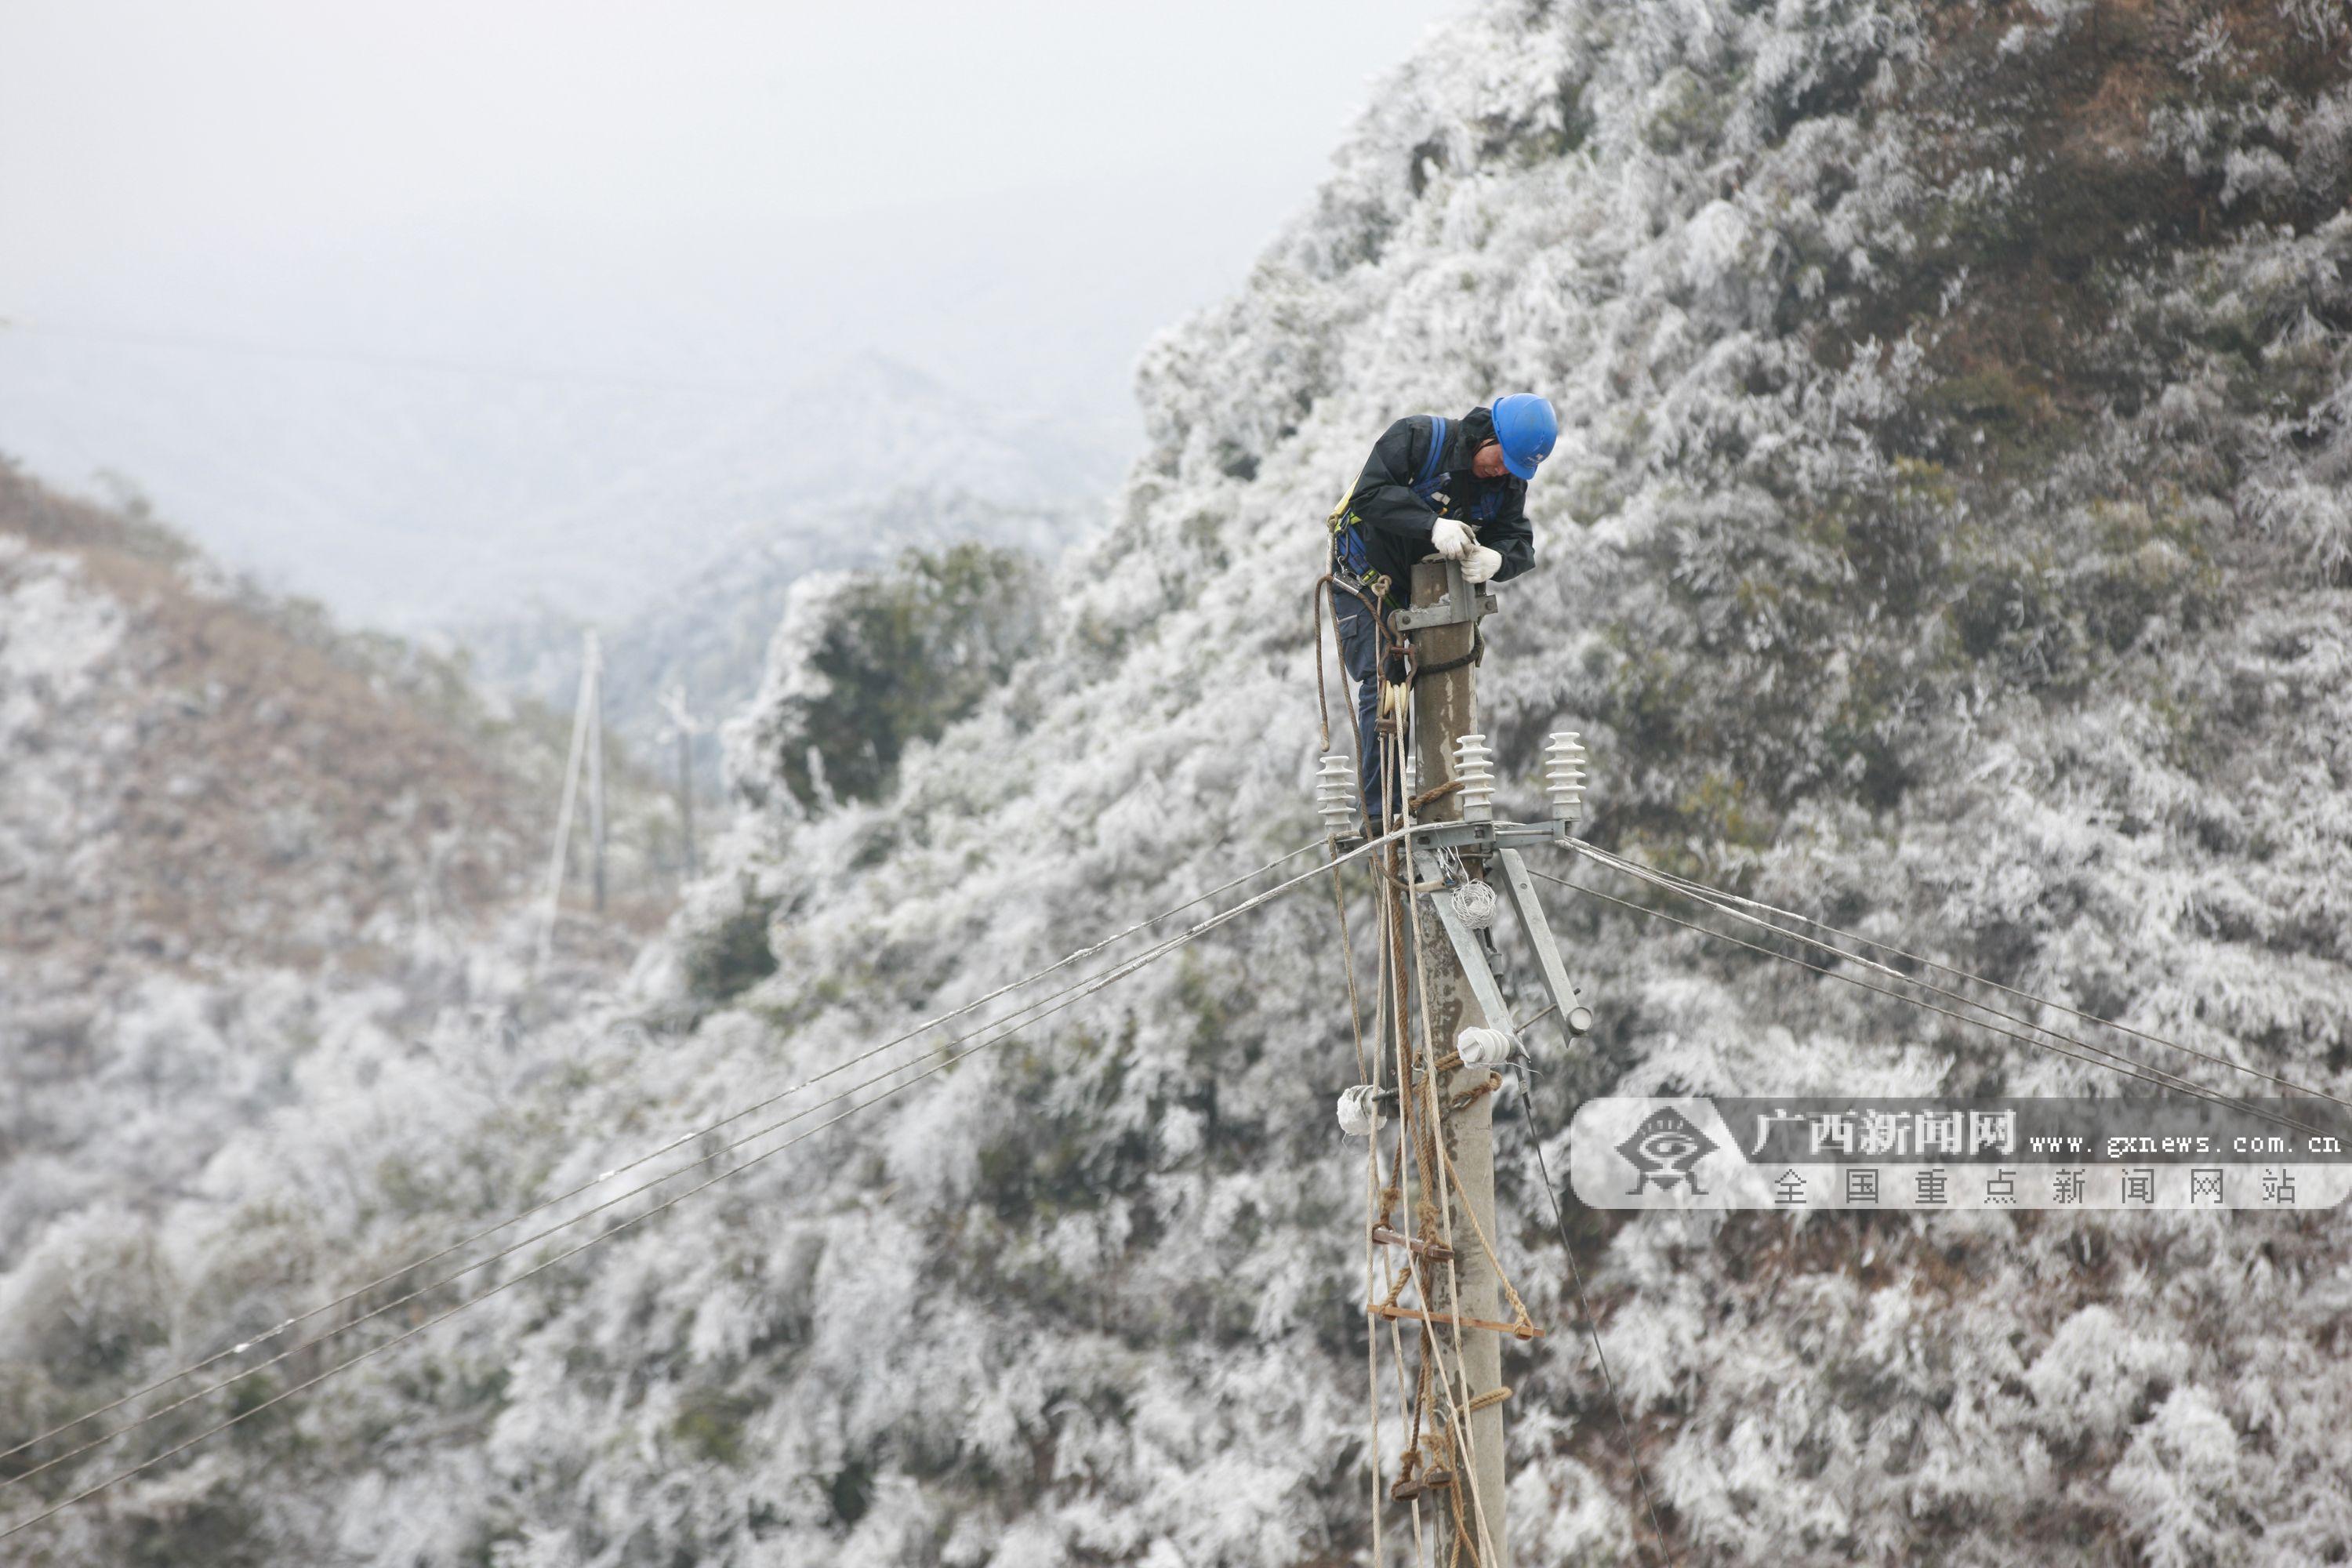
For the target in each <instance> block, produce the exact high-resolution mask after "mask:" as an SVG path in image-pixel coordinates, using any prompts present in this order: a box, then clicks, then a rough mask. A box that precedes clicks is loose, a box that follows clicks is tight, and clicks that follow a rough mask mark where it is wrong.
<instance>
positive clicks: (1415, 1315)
mask: <svg viewBox="0 0 2352 1568" xmlns="http://www.w3.org/2000/svg"><path fill="white" fill-rule="evenodd" d="M1364 1310H1365V1311H1367V1312H1370V1313H1371V1314H1372V1315H1373V1316H1375V1317H1381V1318H1405V1319H1409V1320H1411V1321H1413V1322H1416V1323H1441V1324H1454V1325H1456V1326H1458V1327H1461V1328H1465V1329H1486V1330H1487V1331H1490V1332H1493V1333H1497V1334H1508V1335H1510V1336H1511V1337H1512V1338H1513V1339H1515V1340H1539V1339H1541V1338H1543V1337H1544V1331H1542V1330H1541V1329H1539V1328H1537V1327H1536V1326H1535V1325H1534V1324H1533V1323H1524V1324H1522V1323H1497V1322H1492V1321H1488V1320H1486V1319H1485V1318H1456V1317H1452V1316H1449V1315H1447V1314H1445V1313H1443V1312H1424V1311H1422V1310H1419V1309H1418V1308H1413V1307H1391V1306H1390V1305H1388V1304H1387V1303H1386V1302H1383V1301H1370V1302H1367V1303H1365V1306H1364Z"/></svg>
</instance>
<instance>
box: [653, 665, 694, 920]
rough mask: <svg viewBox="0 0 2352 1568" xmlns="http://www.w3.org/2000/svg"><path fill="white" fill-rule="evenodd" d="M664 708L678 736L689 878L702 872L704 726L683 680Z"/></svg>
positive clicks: (680, 807)
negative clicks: (698, 851)
mask: <svg viewBox="0 0 2352 1568" xmlns="http://www.w3.org/2000/svg"><path fill="white" fill-rule="evenodd" d="M662 711H663V712H664V713H666V714H667V715H668V717H669V731H670V733H671V734H672V735H674V736H676V737H677V820H678V826H679V828H680V829H681V830H682V832H683V833H684V836H685V838H686V879H687V880H688V881H689V882H690V881H692V880H694V879H695V878H696V877H697V876H698V875H700V874H701V868H700V867H698V865H697V864H696V863H695V856H694V737H695V736H696V735H698V734H699V733H701V731H702V726H701V725H700V724H698V723H697V722H696V721H695V718H694V715H693V714H692V713H690V712H688V710H687V706H686V685H685V683H684V682H683V681H680V682H677V684H674V685H673V686H671V687H670V689H668V690H667V691H665V692H663V693H662Z"/></svg>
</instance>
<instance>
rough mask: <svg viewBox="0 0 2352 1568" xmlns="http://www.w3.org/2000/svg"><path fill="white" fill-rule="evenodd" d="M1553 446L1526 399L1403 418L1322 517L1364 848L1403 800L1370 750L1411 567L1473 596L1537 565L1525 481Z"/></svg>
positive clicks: (1541, 411) (1534, 403)
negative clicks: (1389, 628)
mask: <svg viewBox="0 0 2352 1568" xmlns="http://www.w3.org/2000/svg"><path fill="white" fill-rule="evenodd" d="M1558 438H1559V417H1558V416H1556V415H1554V414H1553V413H1552V407H1551V405H1550V404H1549V403H1548V402H1546V401H1545V400H1544V399H1543V398H1540V397H1538V396H1536V395H1534V394H1532V393H1525V392H1517V393H1513V394H1511V395H1509V396H1507V397H1498V398H1496V399H1495V402H1494V405H1493V406H1492V407H1491V408H1474V409H1472V410H1471V411H1470V412H1469V413H1468V414H1466V415H1465V416H1463V417H1461V418H1459V419H1448V418H1446V417H1445V416H1443V415H1437V414H1416V415H1412V416H1409V417H1407V418H1403V419H1400V420H1398V421H1397V422H1396V423H1395V424H1393V425H1391V426H1389V427H1388V430H1387V431H1386V433H1384V434H1383V435H1382V436H1381V438H1380V440H1379V441H1378V442H1376V443H1375V444H1374V445H1373V447H1372V455H1371V458H1370V460H1369V461H1368V462H1366V463H1365V464H1364V471H1363V473H1362V475H1361V476H1360V478H1358V479H1357V480H1356V482H1355V485H1354V486H1353V487H1352V488H1351V489H1349V491H1348V494H1347V497H1346V499H1344V500H1341V501H1340V502H1339V505H1338V506H1337V507H1335V508H1333V509H1332V511H1331V519H1330V521H1331V570H1332V573H1333V574H1334V575H1335V576H1337V577H1338V578H1339V582H1340V584H1341V585H1342V586H1341V589H1340V591H1339V593H1336V594H1334V595H1332V599H1333V601H1334V609H1333V614H1334V616H1335V617H1336V618H1337V620H1338V622H1339V652H1340V657H1341V658H1342V659H1343V660H1344V661H1345V663H1346V664H1347V667H1348V674H1349V678H1350V679H1353V680H1354V681H1355V682H1356V748H1357V751H1356V762H1357V775H1358V776H1359V777H1360V779H1362V781H1363V788H1364V817H1365V822H1366V824H1367V826H1368V827H1369V829H1370V834H1371V836H1374V837H1377V836H1378V835H1379V834H1380V832H1381V824H1382V822H1383V820H1384V819H1385V817H1386V816H1387V814H1388V813H1389V812H1391V811H1392V810H1394V809H1395V808H1396V807H1398V806H1400V805H1402V796H1403V794H1404V791H1403V787H1402V782H1401V781H1400V780H1398V779H1396V778H1394V777H1392V776H1388V775H1390V774H1391V773H1392V771H1393V769H1394V768H1395V767H1396V766H1398V765H1399V764H1398V763H1396V762H1395V761H1394V758H1395V756H1396V755H1398V754H1399V753H1398V752H1391V763H1390V765H1389V767H1387V768H1383V767H1381V765H1380V763H1379V758H1380V755H1381V752H1380V748H1379V746H1378V744H1377V743H1376V741H1377V725H1378V723H1379V720H1380V714H1381V683H1382V681H1383V680H1384V679H1386V680H1389V681H1391V682H1393V681H1395V680H1398V679H1402V676H1403V673H1404V672H1403V670H1402V668H1390V669H1383V668H1381V665H1382V659H1381V647H1382V646H1383V643H1384V641H1385V637H1384V633H1385V631H1386V623H1387V618H1388V615H1389V612H1390V611H1391V610H1396V609H1401V608H1402V607H1403V605H1404V601H1405V597H1406V595H1409V594H1410V593H1411V592H1412V567H1413V563H1415V562H1419V561H1425V560H1428V559H1430V558H1431V556H1432V555H1433V554H1434V555H1436V556H1439V557H1442V558H1444V559H1445V560H1448V561H1459V562H1460V563H1462V575H1463V576H1464V578H1465V579H1466V580H1467V581H1469V582H1470V583H1471V584H1480V583H1485V582H1487V581H1490V580H1491V581H1494V582H1497V583H1501V582H1507V581H1508V580H1509V579H1511V578H1513V577H1516V576H1517V575H1518V574H1520V573H1522V572H1525V571H1526V570H1527V569H1528V567H1530V566H1533V565H1534V564H1535V563H1536V542H1535V533H1534V531H1533V530H1532V529H1530V528H1529V527H1528V514H1527V496H1528V480H1529V479H1534V478H1535V476H1536V465H1537V464H1538V463H1540V462H1542V461H1543V460H1544V459H1545V458H1549V456H1551V448H1552V443H1553V442H1554V441H1555V440H1556V439H1558ZM1350 586H1352V587H1353V588H1355V589H1356V590H1357V592H1355V593H1350V592H1349V591H1348V589H1349V587H1350ZM1359 594H1360V595H1361V597H1359ZM1367 601H1369V602H1367Z"/></svg>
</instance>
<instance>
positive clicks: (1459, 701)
mask: <svg viewBox="0 0 2352 1568" xmlns="http://www.w3.org/2000/svg"><path fill="white" fill-rule="evenodd" d="M1449 581H1451V583H1453V584H1455V585H1456V586H1458V588H1459V589H1460V591H1461V592H1462V593H1463V594H1464V595H1465V598H1466V599H1469V600H1475V598H1476V597H1477V592H1478V591H1477V589H1476V588H1475V587H1473V586H1471V585H1470V584H1467V583H1465V582H1464V581H1463V579H1462V576H1461V570H1460V568H1459V567H1458V566H1456V567H1452V568H1451V569H1450V570H1449V567H1448V565H1447V563H1424V564H1422V565H1418V566H1415V567H1414V568H1413V569H1412V604H1413V608H1415V609H1416V610H1420V609H1426V608H1428V607H1429V606H1432V605H1436V604H1437V603H1439V602H1440V601H1441V600H1443V599H1444V598H1445V597H1446V595H1447V587H1448V583H1449ZM1476 628H1477V620H1476V617H1475V615H1473V616H1470V617H1469V618H1466V619H1464V620H1460V621H1455V622H1453V623H1452V624H1449V625H1443V626H1424V627H1419V628H1416V629H1414V630H1413V631H1412V632H1411V633H1410V634H1409V635H1410V636H1411V637H1412V643H1413V649H1414V654H1415V663H1416V664H1417V666H1418V667H1419V668H1422V669H1423V670H1426V669H1428V668H1430V667H1432V666H1436V665H1444V664H1447V663H1449V662H1452V661H1455V660H1460V661H1461V662H1460V663H1459V664H1457V665H1456V666H1455V668H1451V669H1445V670H1442V671H1439V672H1438V673H1436V674H1423V675H1422V676H1420V677H1419V678H1418V679H1415V680H1414V682H1413V688H1412V724H1413V737H1414V749H1415V755H1416V758H1417V760H1418V762H1419V764H1420V773H1421V777H1422V780H1423V787H1424V788H1434V787H1435V786H1437V785H1440V784H1445V783H1447V782H1449V781H1451V780H1452V779H1453V778H1454V742H1455V741H1456V740H1457V739H1459V738H1460V737H1462V736H1464V735H1466V734H1472V733H1475V732H1476V731H1477V728H1478V718H1477V692H1476V685H1475V666H1473V665H1472V664H1471V663H1469V656H1470V653H1471V651H1472V647H1473V644H1474V639H1475V637H1476V636H1477V630H1476ZM1461 819H1462V795H1461V794H1460V793H1459V792H1456V793H1454V794H1451V795H1443V796H1440V797H1439V798H1438V799H1436V800H1433V801H1431V802H1430V803H1429V805H1428V806H1427V807H1426V808H1424V809H1423V811H1421V812H1420V813H1418V814H1417V815H1416V816H1415V818H1414V820H1415V821H1417V822H1458V821H1460V820H1461ZM1465 864H1468V865H1469V866H1470V868H1471V869H1472V870H1473V871H1474V872H1475V873H1476V874H1477V875H1479V876H1481V877H1482V878H1483V876H1484V874H1485V868H1484V867H1483V866H1481V865H1477V864H1475V862H1472V861H1471V860H1470V858H1468V857H1466V856H1465ZM1412 902H1413V906H1414V909H1415V911H1416V913H1415V917H1414V918H1415V920H1416V921H1418V922H1419V925H1420V931H1419V937H1420V942H1421V951H1422V962H1423V975H1424V977H1425V982H1426V984H1427V986H1428V996H1427V998H1426V1001H1427V1003H1428V1017H1429V1027H1430V1030H1431V1038H1430V1039H1429V1040H1428V1041H1427V1042H1426V1045H1427V1047H1428V1051H1429V1060H1430V1061H1432V1062H1433V1063H1434V1062H1435V1061H1436V1060H1438V1059H1440V1058H1444V1056H1446V1055H1447V1054H1448V1053H1449V1052H1451V1051H1452V1049H1453V1047H1454V1037H1456V1036H1457V1035H1459V1034H1460V1033H1461V1031H1463V1030H1464V1029H1466V1028H1471V1027H1474V1026H1483V1025H1488V1024H1493V1025H1496V1026H1507V1024H1508V1020H1507V1019H1489V1018H1488V1017H1487V1016H1486V1012H1485V1010H1484V1009H1482V1008H1481V1007H1480V1006H1479V1005H1478V1001H1477V998H1476V996H1475V994H1473V992H1472V988H1471V980H1470V976H1469V975H1468V973H1465V970H1464V969H1463V967H1462V963H1461V962H1460V960H1459V959H1458V958H1457V957H1456V956H1455V953H1454V947H1453V944H1452V942H1450V941H1449V940H1448V938H1447V934H1446V931H1445V930H1444V926H1443V925H1442V924H1441V923H1440V921H1439V920H1438V918H1437V917H1436V915H1435V913H1434V912H1433V909H1432V907H1431V900H1427V899H1420V898H1416V899H1414V900H1412ZM1486 1077H1487V1069H1486V1068H1456V1069H1454V1071H1453V1072H1450V1073H1447V1074H1446V1075H1444V1080H1443V1081H1442V1082H1441V1083H1440V1084H1439V1086H1438V1089H1439V1096H1438V1098H1439V1103H1440V1105H1441V1107H1444V1106H1447V1105H1451V1104H1452V1103H1453V1102H1454V1101H1455V1100H1460V1099H1461V1098H1462V1097H1464V1096H1465V1094H1467V1093H1468V1091H1470V1090H1471V1089H1475V1088H1478V1087H1480V1086H1481V1085H1483V1084H1484V1083H1485V1082H1486ZM1437 1136H1438V1137H1439V1138H1441V1139H1442V1140H1444V1147H1445V1150H1446V1152H1448V1153H1449V1154H1450V1155H1451V1156H1452V1158H1453V1162H1454V1171H1455V1172H1456V1173H1457V1174H1458V1176H1459V1180H1460V1189H1459V1191H1460V1196H1461V1199H1462V1203H1463V1205H1464V1206H1465V1208H1466V1209H1467V1210H1468V1211H1469V1213H1468V1215H1461V1214H1457V1215H1454V1259H1455V1261H1454V1269H1455V1271H1456V1273H1457V1275H1458V1278H1459V1280H1460V1289H1461V1300H1460V1301H1459V1303H1458V1304H1457V1303H1455V1302H1453V1301H1449V1300H1446V1296H1447V1295H1448V1293H1449V1291H1450V1287H1449V1285H1448V1283H1447V1276H1446V1272H1445V1270H1444V1269H1443V1268H1431V1269H1430V1270H1429V1276H1428V1277H1429V1279H1430V1282H1431V1285H1432V1287H1433V1293H1432V1295H1431V1297H1430V1306H1431V1310H1433V1312H1437V1313H1441V1314H1446V1313H1450V1314H1457V1315H1459V1316H1461V1317H1464V1318H1475V1319H1478V1320H1480V1321H1484V1322H1487V1323H1494V1322H1496V1321H1499V1320H1500V1319H1501V1317H1502V1290H1501V1278H1500V1276H1499V1274H1498V1273H1497V1272H1496V1261H1495V1259H1493V1258H1489V1257H1488V1256H1487V1255H1486V1248H1485V1247H1481V1246H1480V1245H1479V1244H1478V1241H1477V1234H1478V1233H1479V1232H1483V1233H1484V1234H1485V1235H1486V1236H1487V1237H1490V1238H1492V1239H1493V1241H1494V1243H1495V1245H1496V1246H1497V1247H1499V1246H1500V1245H1501V1244H1502V1234H1503V1233H1502V1231H1501V1230H1500V1228H1498V1227H1497V1226H1496V1222H1495V1097H1494V1096H1493V1095H1492V1094H1480V1095H1477V1096H1476V1097H1475V1098H1474V1099H1471V1100H1468V1101H1467V1103H1465V1105H1464V1106H1463V1107H1462V1109H1461V1110H1454V1111H1451V1112H1447V1113H1444V1115H1443V1118H1442V1121H1441V1124H1440V1126H1439V1128H1438V1130H1437ZM1474 1220H1475V1227H1474V1224H1473V1221H1474ZM1431 1340H1432V1342H1433V1344H1435V1345H1436V1347H1437V1350H1438V1356H1439V1364H1440V1367H1441V1370H1442V1373H1443V1375H1444V1377H1445V1378H1446V1380H1447V1381H1448V1382H1449V1383H1450V1384H1452V1386H1453V1387H1454V1390H1455V1391H1456V1397H1457V1398H1459V1399H1462V1400H1465V1401H1466V1402H1468V1403H1469V1404H1471V1405H1474V1406H1475V1408H1473V1409H1472V1410H1471V1413H1470V1415H1469V1417H1468V1423H1467V1424H1468V1426H1469V1433H1470V1445H1471V1448H1472V1450H1473V1453H1474V1455H1475V1464H1474V1463H1470V1462H1468V1461H1469V1459H1470V1458H1471V1456H1461V1457H1459V1458H1457V1464H1459V1465H1460V1467H1461V1468H1460V1469H1459V1470H1458V1471H1457V1475H1458V1476H1459V1477H1460V1479H1461V1480H1462V1481H1466V1482H1467V1483H1468V1484H1469V1487H1470V1490H1469V1493H1468V1494H1467V1495H1465V1497H1464V1499H1463V1516H1464V1518H1465V1519H1466V1520H1468V1521H1469V1522H1470V1530H1471V1534H1472V1539H1471V1540H1469V1541H1465V1542H1462V1543H1461V1544H1462V1551H1463V1556H1464V1558H1465V1560H1466V1561H1470V1562H1475V1563H1477V1564H1478V1568H1504V1565H1505V1564H1506V1563H1508V1562H1509V1560H1510V1559H1509V1547H1508V1542H1507V1537H1506V1536H1505V1534H1504V1531H1503V1489H1504V1485H1505V1479H1504V1468H1503V1401H1502V1400H1501V1399H1500V1398H1488V1399H1486V1400H1485V1401H1484V1402H1483V1403H1482V1402H1480V1398H1479V1396H1480V1395H1482V1394H1493V1393H1494V1391H1495V1390H1497V1389H1499V1388H1501V1387H1502V1385H1503V1343H1502V1342H1503V1336H1502V1335H1501V1334H1500V1333H1497V1332H1496V1331H1493V1330H1491V1329H1473V1328H1469V1327H1467V1326H1464V1327H1463V1328H1461V1330H1460V1331H1459V1336H1458V1343H1459V1344H1460V1346H1461V1357H1460V1361H1459V1363H1458V1364H1457V1363H1456V1362H1455V1359H1454V1346H1455V1344H1456V1343H1457V1336H1456V1331H1454V1328H1452V1327H1451V1326H1438V1325H1433V1333H1432V1335H1431ZM1448 1407H1449V1404H1448V1402H1447V1401H1445V1400H1444V1398H1442V1397H1441V1398H1440V1400H1439V1404H1438V1408H1439V1409H1440V1410H1444V1409H1446V1408H1448ZM1457 1484H1460V1483H1459V1482H1457ZM1474 1503H1475V1507H1474V1506H1473V1505H1474ZM1444 1514H1445V1510H1440V1515H1441V1517H1444ZM1482 1521H1483V1524H1484V1531H1483V1533H1484V1534H1485V1535H1486V1538H1487V1540H1488V1541H1489V1542H1491V1544H1492V1547H1493V1552H1492V1555H1491V1557H1490V1556H1489V1555H1488V1553H1487V1552H1485V1551H1484V1550H1482V1549H1481V1542H1480V1541H1479V1540H1478V1539H1477V1537H1478V1536H1479V1534H1480V1533H1481V1531H1480V1525H1481V1523H1482ZM1445 1560H1446V1559H1445V1558H1444V1556H1441V1557H1440V1561H1445Z"/></svg>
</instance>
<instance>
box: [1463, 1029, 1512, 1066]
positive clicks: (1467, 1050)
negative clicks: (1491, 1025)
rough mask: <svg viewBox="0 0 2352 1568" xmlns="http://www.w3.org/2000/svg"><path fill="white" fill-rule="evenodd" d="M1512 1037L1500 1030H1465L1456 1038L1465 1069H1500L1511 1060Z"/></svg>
mask: <svg viewBox="0 0 2352 1568" xmlns="http://www.w3.org/2000/svg"><path fill="white" fill-rule="evenodd" d="M1511 1044H1512V1042H1511V1037H1510V1036H1508V1035H1507V1034H1505V1033H1503V1031H1502V1030H1500V1029H1477V1028H1473V1029H1465V1030H1463V1031H1462V1032H1461V1033H1460V1034H1458V1035H1456V1036H1454V1049H1455V1050H1457V1051H1459V1052H1460V1053H1462V1065H1463V1066H1464V1067H1465V1068H1498V1067H1501V1066H1502V1065H1503V1064H1504V1063H1505V1062H1507V1061H1509V1060H1510V1059H1511Z"/></svg>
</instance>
